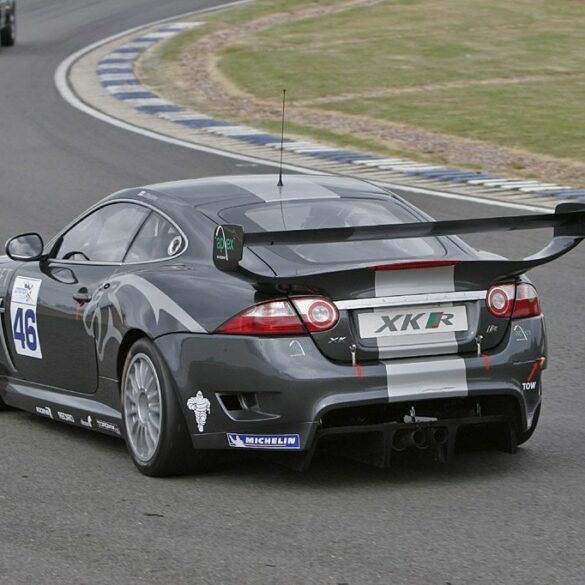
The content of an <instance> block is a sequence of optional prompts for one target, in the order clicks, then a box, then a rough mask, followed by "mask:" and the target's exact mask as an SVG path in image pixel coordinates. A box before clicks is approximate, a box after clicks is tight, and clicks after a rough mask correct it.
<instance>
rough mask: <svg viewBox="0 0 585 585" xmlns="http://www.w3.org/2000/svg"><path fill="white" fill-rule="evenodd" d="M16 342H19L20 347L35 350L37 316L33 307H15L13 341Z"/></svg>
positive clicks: (36, 343) (36, 342) (36, 344)
mask: <svg viewBox="0 0 585 585" xmlns="http://www.w3.org/2000/svg"><path fill="white" fill-rule="evenodd" d="M17 342H19V343H20V347H21V349H25V348H28V349H30V351H36V350H37V346H38V341H37V316H36V315H35V312H34V310H33V309H23V308H22V307H18V308H17V309H16V315H15V317H14V343H17Z"/></svg>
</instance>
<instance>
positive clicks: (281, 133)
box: [276, 89, 286, 187]
mask: <svg viewBox="0 0 585 585" xmlns="http://www.w3.org/2000/svg"><path fill="white" fill-rule="evenodd" d="M285 106H286V89H283V90H282V126H281V128H280V170H279V173H278V183H277V184H276V186H277V187H284V183H283V182H282V153H283V152H284V108H285Z"/></svg>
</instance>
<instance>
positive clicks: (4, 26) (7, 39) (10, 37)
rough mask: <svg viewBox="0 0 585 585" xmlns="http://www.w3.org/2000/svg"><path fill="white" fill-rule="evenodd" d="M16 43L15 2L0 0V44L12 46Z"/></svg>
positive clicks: (12, 0)
mask: <svg viewBox="0 0 585 585" xmlns="http://www.w3.org/2000/svg"><path fill="white" fill-rule="evenodd" d="M14 43H16V2H15V1H14V0H0V45H2V46H3V47H12V45H14Z"/></svg>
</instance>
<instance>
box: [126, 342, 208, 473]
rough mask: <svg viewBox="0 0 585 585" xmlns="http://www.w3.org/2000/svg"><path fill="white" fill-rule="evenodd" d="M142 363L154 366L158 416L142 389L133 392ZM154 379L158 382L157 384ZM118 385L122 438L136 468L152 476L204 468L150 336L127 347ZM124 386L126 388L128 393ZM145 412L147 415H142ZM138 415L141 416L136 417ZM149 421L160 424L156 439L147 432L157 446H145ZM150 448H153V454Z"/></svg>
mask: <svg viewBox="0 0 585 585" xmlns="http://www.w3.org/2000/svg"><path fill="white" fill-rule="evenodd" d="M142 364H145V367H146V366H148V367H151V366H154V371H155V372H156V376H157V378H158V380H156V379H155V381H154V384H155V385H156V389H157V390H158V391H159V392H158V394H157V398H155V399H153V404H155V405H156V404H158V413H159V414H158V415H157V414H156V412H154V413H153V412H151V406H150V404H151V403H150V399H149V398H148V397H147V396H146V394H147V393H146V392H145V391H144V390H141V391H139V392H138V393H137V392H135V391H133V388H134V387H135V386H136V376H137V373H136V372H137V371H138V370H140V367H141V365H142ZM131 368H132V369H131ZM150 373H151V369H149V370H148V374H150ZM157 381H158V384H156V382H157ZM132 383H134V386H133V385H132ZM151 385H152V384H151ZM120 386H121V392H122V396H121V398H122V428H123V432H124V438H125V439H126V445H127V447H128V452H129V453H130V456H131V457H132V461H134V464H135V465H136V467H137V468H138V470H139V471H140V472H141V473H143V474H144V475H149V476H151V477H164V476H170V475H184V474H186V473H190V472H194V471H201V470H203V468H204V465H205V457H204V455H205V454H204V453H201V452H198V451H195V450H194V449H193V445H192V444H191V439H190V437H189V431H188V428H187V424H186V422H185V417H184V416H183V413H182V412H181V408H180V405H179V402H178V400H177V397H176V394H175V390H174V384H173V381H172V378H171V376H170V374H169V371H168V368H167V366H166V364H165V363H164V361H163V359H162V357H161V356H160V354H159V352H158V350H157V348H156V346H155V345H154V343H152V341H150V340H149V339H146V338H142V339H139V340H138V341H137V342H136V343H134V345H133V346H132V347H131V348H130V351H129V352H128V355H127V357H126V362H125V364H124V370H123V373H122V380H121V383H120ZM144 387H145V388H146V387H147V384H144ZM127 388H129V390H128V392H127V390H126V389H127ZM140 393H142V394H143V395H144V398H142V397H140V400H138V401H134V398H135V397H136V396H137V394H140ZM126 394H128V395H126ZM149 396H151V394H149ZM145 403H148V406H146V407H145V406H144V404H145ZM141 408H142V410H141ZM152 410H155V409H154V408H153V409H152ZM139 413H140V414H139ZM145 413H147V414H146V415H145ZM140 416H142V418H139V417H140ZM149 421H155V422H154V425H155V426H156V424H158V425H159V431H158V437H157V440H156V441H152V435H148V436H149V437H151V442H152V443H153V444H154V445H156V447H153V446H152V445H150V446H147V443H148V441H147V440H146V436H147V434H148V430H147V426H148V424H150V423H149ZM127 426H131V427H132V430H131V429H128V428H127ZM141 426H142V427H144V428H143V429H142V430H141V429H139V427H141ZM153 428H154V427H153ZM141 436H142V438H141ZM141 440H142V441H143V442H142V446H143V447H145V448H144V449H142V453H141V449H140V447H141V445H140V441H141ZM150 449H152V450H153V451H152V454H151V453H150Z"/></svg>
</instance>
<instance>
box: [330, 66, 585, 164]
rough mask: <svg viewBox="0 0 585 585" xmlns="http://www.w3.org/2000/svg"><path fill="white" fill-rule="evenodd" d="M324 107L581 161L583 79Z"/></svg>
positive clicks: (584, 108)
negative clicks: (406, 122) (400, 121)
mask: <svg viewBox="0 0 585 585" xmlns="http://www.w3.org/2000/svg"><path fill="white" fill-rule="evenodd" d="M322 107H323V108H325V109H328V110H330V109H333V110H337V111H342V112H346V113H349V114H367V115H370V116H373V117H376V118H380V119H383V120H391V121H394V120H402V121H408V123H409V124H411V125H415V126H419V127H423V128H426V129H428V130H433V131H434V132H438V133H446V134H456V135H458V136H464V137H467V138H474V139H479V140H482V141H486V142H492V143H495V144H498V145H500V146H509V147H516V148H522V149H526V150H531V151H533V152H539V153H543V154H550V155H553V156H555V157H559V158H567V159H575V160H580V161H585V77H583V78H581V79H576V80H571V81H568V80H558V81H556V80H555V81H547V82H539V83H523V84H519V85H501V86H483V87H482V86H476V87H470V88H467V89H466V90H465V91H464V92H462V91H461V90H459V89H457V90H455V89H451V90H440V91H433V92H432V93H431V94H426V95H425V96H424V97H422V99H418V98H415V99H413V96H406V95H405V96H400V97H392V98H388V97H386V98H383V99H380V98H378V99H365V100H350V101H346V102H338V103H336V104H332V105H330V106H327V105H325V106H322Z"/></svg>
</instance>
